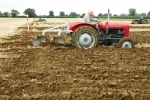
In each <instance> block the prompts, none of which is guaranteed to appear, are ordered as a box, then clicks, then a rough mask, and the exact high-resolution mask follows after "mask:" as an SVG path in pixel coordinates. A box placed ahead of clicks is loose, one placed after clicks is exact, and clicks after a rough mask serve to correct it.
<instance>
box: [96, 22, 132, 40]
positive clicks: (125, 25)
mask: <svg viewBox="0 0 150 100" xmlns="http://www.w3.org/2000/svg"><path fill="white" fill-rule="evenodd" d="M98 26H99V28H100V29H106V28H108V29H123V30H124V32H125V37H128V36H129V29H130V26H129V24H128V23H123V22H105V23H100V24H99V25H98Z"/></svg>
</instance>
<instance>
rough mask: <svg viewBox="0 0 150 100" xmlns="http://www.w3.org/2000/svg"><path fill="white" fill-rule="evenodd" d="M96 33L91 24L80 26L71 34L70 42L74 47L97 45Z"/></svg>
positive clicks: (93, 46) (92, 46)
mask: <svg viewBox="0 0 150 100" xmlns="http://www.w3.org/2000/svg"><path fill="white" fill-rule="evenodd" d="M98 39H99V38H98V34H97V32H96V30H95V29H94V28H92V27H91V26H80V27H79V28H78V29H76V30H75V31H74V33H73V34H72V44H73V46H75V47H76V48H84V49H88V48H95V47H96V46H97V45H98Z"/></svg>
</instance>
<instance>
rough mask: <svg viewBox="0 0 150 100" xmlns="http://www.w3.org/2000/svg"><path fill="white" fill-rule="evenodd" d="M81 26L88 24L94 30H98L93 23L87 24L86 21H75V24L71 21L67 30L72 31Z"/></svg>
mask: <svg viewBox="0 0 150 100" xmlns="http://www.w3.org/2000/svg"><path fill="white" fill-rule="evenodd" d="M81 26H90V27H92V28H93V29H95V30H96V31H97V30H98V29H97V28H96V27H95V26H94V25H91V24H87V23H76V24H75V23H71V24H70V27H69V30H72V31H73V32H74V31H75V30H76V29H78V28H79V27H81Z"/></svg>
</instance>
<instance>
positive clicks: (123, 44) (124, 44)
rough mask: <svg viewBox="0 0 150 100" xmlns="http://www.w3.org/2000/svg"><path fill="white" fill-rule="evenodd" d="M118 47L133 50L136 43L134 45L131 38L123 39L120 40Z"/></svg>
mask: <svg viewBox="0 0 150 100" xmlns="http://www.w3.org/2000/svg"><path fill="white" fill-rule="evenodd" d="M116 47H118V48H133V47H134V43H133V41H132V39H130V38H122V39H120V41H119V42H118V44H117V45H116Z"/></svg>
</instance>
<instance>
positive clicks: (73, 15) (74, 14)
mask: <svg viewBox="0 0 150 100" xmlns="http://www.w3.org/2000/svg"><path fill="white" fill-rule="evenodd" d="M69 16H71V17H75V16H77V13H76V12H70V14H69Z"/></svg>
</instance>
